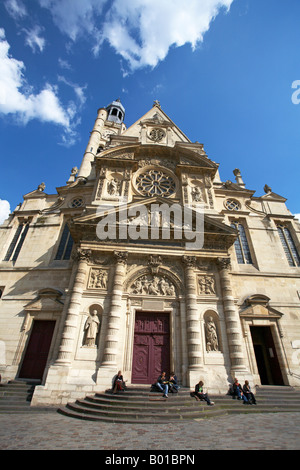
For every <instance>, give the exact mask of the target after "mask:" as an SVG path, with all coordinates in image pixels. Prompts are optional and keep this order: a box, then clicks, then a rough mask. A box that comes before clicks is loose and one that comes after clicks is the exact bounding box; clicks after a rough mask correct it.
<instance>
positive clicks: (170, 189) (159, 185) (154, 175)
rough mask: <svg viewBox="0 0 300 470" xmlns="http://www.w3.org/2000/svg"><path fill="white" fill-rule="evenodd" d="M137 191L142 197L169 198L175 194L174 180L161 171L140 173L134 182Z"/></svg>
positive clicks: (152, 170)
mask: <svg viewBox="0 0 300 470" xmlns="http://www.w3.org/2000/svg"><path fill="white" fill-rule="evenodd" d="M135 183H136V189H137V191H138V192H139V193H140V194H142V195H143V196H163V197H169V196H172V195H173V194H174V193H175V190H176V184H175V181H174V179H173V178H172V177H171V175H169V174H168V173H166V172H164V171H163V170H158V169H157V170H155V169H151V170H147V171H142V172H141V173H139V175H138V176H137V177H136V180H135Z"/></svg>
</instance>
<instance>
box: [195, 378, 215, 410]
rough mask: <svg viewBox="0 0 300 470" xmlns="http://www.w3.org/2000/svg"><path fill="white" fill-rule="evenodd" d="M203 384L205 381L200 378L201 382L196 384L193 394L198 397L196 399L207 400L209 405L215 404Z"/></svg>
mask: <svg viewBox="0 0 300 470" xmlns="http://www.w3.org/2000/svg"><path fill="white" fill-rule="evenodd" d="M203 385H204V383H203V382H202V380H200V382H199V383H197V384H196V386H195V392H194V393H193V396H194V397H195V398H196V400H198V401H199V400H205V401H206V403H207V404H208V405H209V406H213V405H214V404H215V403H214V402H213V401H211V400H210V398H209V397H208V395H207V393H204V390H203Z"/></svg>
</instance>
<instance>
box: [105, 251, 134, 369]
mask: <svg viewBox="0 0 300 470" xmlns="http://www.w3.org/2000/svg"><path fill="white" fill-rule="evenodd" d="M114 256H115V258H116V267H115V276H114V282H113V288H112V295H111V306H110V313H109V317H108V328H107V335H106V342H105V348H104V353H103V361H102V366H105V367H114V366H117V355H118V344H119V341H120V335H119V331H120V319H121V314H122V295H123V284H124V277H125V274H126V266H127V257H128V253H127V252H123V251H115V252H114ZM125 313H126V312H124V315H125Z"/></svg>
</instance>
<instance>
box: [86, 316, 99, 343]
mask: <svg viewBox="0 0 300 470" xmlns="http://www.w3.org/2000/svg"><path fill="white" fill-rule="evenodd" d="M100 324H101V323H100V320H99V317H98V312H97V310H93V311H92V313H91V314H90V315H89V316H88V318H87V319H86V322H85V325H84V332H85V335H84V340H83V345H84V346H88V347H93V346H96V338H97V334H98V332H99V329H100Z"/></svg>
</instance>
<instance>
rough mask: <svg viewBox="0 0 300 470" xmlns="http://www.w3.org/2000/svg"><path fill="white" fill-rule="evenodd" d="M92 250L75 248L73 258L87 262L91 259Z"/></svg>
mask: <svg viewBox="0 0 300 470" xmlns="http://www.w3.org/2000/svg"><path fill="white" fill-rule="evenodd" d="M91 257H92V250H84V249H82V248H77V250H76V251H75V253H74V255H73V258H74V259H75V260H77V261H86V262H87V263H88V262H89V261H90V260H91Z"/></svg>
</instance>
